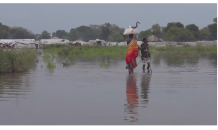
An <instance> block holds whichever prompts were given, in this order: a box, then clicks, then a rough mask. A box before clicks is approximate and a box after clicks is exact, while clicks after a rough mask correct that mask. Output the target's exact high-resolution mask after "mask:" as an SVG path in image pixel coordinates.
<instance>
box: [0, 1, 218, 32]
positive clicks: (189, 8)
mask: <svg viewBox="0 0 218 130" xmlns="http://www.w3.org/2000/svg"><path fill="white" fill-rule="evenodd" d="M27 2H28V1H27ZM216 17H217V3H215V2H214V3H201V4H197V3H174V4H173V3H160V4H158V3H126V4H125V3H101V4H100V3H80V4H79V3H56V4H54V3H47V4H46V3H29V4H25V3H9V4H8V3H7V4H6V3H0V22H1V23H2V24H3V25H7V26H9V27H14V26H19V27H24V28H27V29H28V30H31V31H32V32H33V33H34V34H39V33H42V31H44V30H46V31H48V32H49V33H52V32H55V31H57V30H65V31H67V32H69V31H70V29H72V28H77V27H79V26H83V25H84V26H89V25H90V24H97V25H102V24H104V23H107V22H109V23H111V24H116V25H118V26H119V27H122V28H127V27H128V26H135V24H136V22H137V21H139V22H140V24H139V25H138V28H137V30H138V31H144V30H147V29H149V28H151V27H152V25H154V24H159V25H160V26H161V27H165V26H167V23H169V22H181V23H182V24H183V25H184V26H186V25H189V24H195V25H197V26H198V27H199V29H201V28H203V27H206V26H207V25H209V24H212V23H213V19H214V18H216Z"/></svg>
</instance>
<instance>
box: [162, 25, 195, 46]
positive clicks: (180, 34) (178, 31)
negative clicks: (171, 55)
mask: <svg viewBox="0 0 218 130" xmlns="http://www.w3.org/2000/svg"><path fill="white" fill-rule="evenodd" d="M165 39H167V40H169V41H177V42H186V41H195V38H194V35H193V34H192V33H191V32H190V31H189V30H188V29H185V28H178V27H174V26H172V27H171V28H170V29H169V31H168V32H167V34H166V35H165Z"/></svg>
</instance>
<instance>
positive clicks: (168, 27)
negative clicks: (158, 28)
mask: <svg viewBox="0 0 218 130" xmlns="http://www.w3.org/2000/svg"><path fill="white" fill-rule="evenodd" d="M172 26H174V23H173V22H171V23H168V24H167V26H166V27H165V28H164V29H163V30H164V32H165V33H167V31H168V30H169V29H170V28H171V27H172Z"/></svg>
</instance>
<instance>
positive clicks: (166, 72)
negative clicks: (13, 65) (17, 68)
mask: <svg viewBox="0 0 218 130" xmlns="http://www.w3.org/2000/svg"><path fill="white" fill-rule="evenodd" d="M139 61H140V59H139V57H138V58H137V62H139ZM151 68H152V73H147V72H145V73H143V72H142V64H141V63H140V64H139V66H138V67H137V68H136V69H135V73H134V74H132V75H129V74H128V73H127V70H126V69H125V61H124V60H123V61H111V62H110V66H109V67H108V68H106V67H100V65H99V62H83V61H80V62H76V63H75V64H74V65H72V66H68V67H63V66H62V65H60V64H56V68H55V69H54V70H48V69H47V68H46V66H45V64H44V63H43V60H42V59H39V63H38V64H37V67H36V68H35V69H32V70H30V71H28V72H24V73H16V74H0V125H216V124H217V60H216V54H212V55H209V56H207V57H200V58H197V59H192V60H187V59H171V58H169V57H168V56H167V55H160V54H159V55H154V56H152V60H151Z"/></svg>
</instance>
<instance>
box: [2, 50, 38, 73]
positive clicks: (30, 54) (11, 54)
mask: <svg viewBox="0 0 218 130" xmlns="http://www.w3.org/2000/svg"><path fill="white" fill-rule="evenodd" d="M36 59H37V54H36V51H35V50H32V49H27V48H23V49H17V50H13V49H11V50H3V49H1V48H0V73H8V72H22V71H26V70H28V69H29V68H31V67H32V66H33V65H35V64H36Z"/></svg>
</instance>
